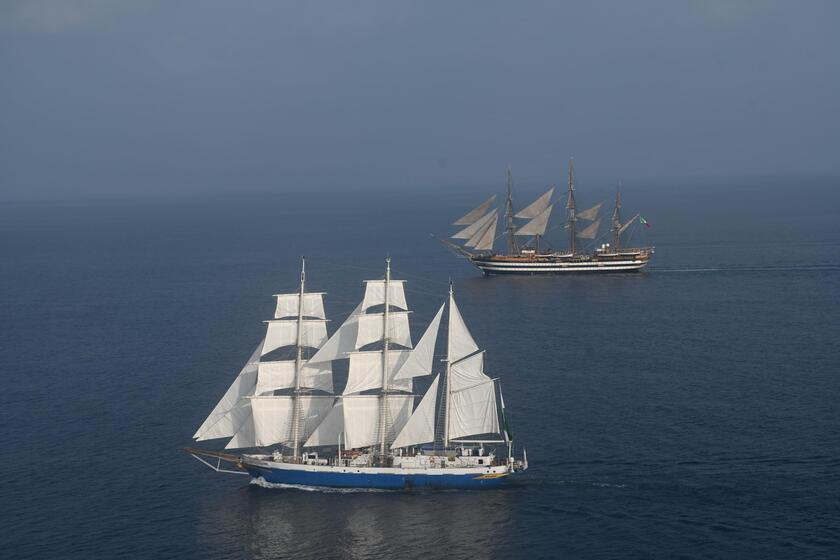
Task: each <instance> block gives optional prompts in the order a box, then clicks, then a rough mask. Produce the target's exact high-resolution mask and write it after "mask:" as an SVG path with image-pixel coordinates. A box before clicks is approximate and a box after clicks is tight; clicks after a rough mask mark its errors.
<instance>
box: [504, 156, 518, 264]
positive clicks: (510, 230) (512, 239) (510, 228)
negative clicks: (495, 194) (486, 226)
mask: <svg viewBox="0 0 840 560" xmlns="http://www.w3.org/2000/svg"><path fill="white" fill-rule="evenodd" d="M513 218H514V212H513V175H512V174H511V172H510V167H508V168H507V201H506V202H505V235H507V242H508V255H515V254H517V253H518V252H519V247H518V246H517V243H516V224H515V223H514V222H513Z"/></svg>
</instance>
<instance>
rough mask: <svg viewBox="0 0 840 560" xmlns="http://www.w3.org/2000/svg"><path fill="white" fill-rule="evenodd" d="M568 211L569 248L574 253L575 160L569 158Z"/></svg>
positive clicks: (575, 233)
mask: <svg viewBox="0 0 840 560" xmlns="http://www.w3.org/2000/svg"><path fill="white" fill-rule="evenodd" d="M566 209H567V211H568V215H569V217H568V220H567V227H568V228H569V249H570V250H571V252H572V254H573V255H574V254H575V251H576V247H575V243H576V240H577V215H576V213H575V212H576V208H575V160H574V159H570V160H569V200H568V202H566Z"/></svg>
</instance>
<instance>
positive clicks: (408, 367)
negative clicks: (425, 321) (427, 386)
mask: <svg viewBox="0 0 840 560" xmlns="http://www.w3.org/2000/svg"><path fill="white" fill-rule="evenodd" d="M445 305H446V304H443V305H441V306H440V309H438V312H437V314H436V315H435V318H434V319H432V322H431V323H429V326H428V328H427V329H426V332H424V333H423V336H422V337H421V338H420V341H419V342H418V343H417V346H415V347H414V350H412V351H411V353H410V354H409V356H408V359H407V360H405V362H403V363H402V364H400V367H399V369H398V370H397V373H396V374H394V379H411V378H412V377H419V376H421V375H430V374H431V373H432V365H433V364H434V358H435V344H436V343H437V337H438V330H439V329H440V319H441V317H442V316H443V308H444V307H445Z"/></svg>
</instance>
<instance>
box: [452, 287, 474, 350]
mask: <svg viewBox="0 0 840 560" xmlns="http://www.w3.org/2000/svg"><path fill="white" fill-rule="evenodd" d="M476 350H478V345H477V344H476V343H475V340H473V337H472V335H471V334H470V331H469V329H467V325H466V324H464V319H463V318H462V317H461V312H460V311H458V305H457V304H456V303H455V298H453V297H452V296H451V295H450V296H449V361H451V362H456V361H458V360H460V359H461V358H463V357H465V356H469V355H470V354H472V353H473V352H475V351H476Z"/></svg>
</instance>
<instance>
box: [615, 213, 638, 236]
mask: <svg viewBox="0 0 840 560" xmlns="http://www.w3.org/2000/svg"><path fill="white" fill-rule="evenodd" d="M638 217H639V215H638V214H636V215H635V216H633V217H632V218H630V219H629V220H627V223H625V224H624V225H623V226H621V229H619V230H618V235H621V234H622V233H624V230H626V229H627V228H629V227H630V226H631V225H633V222H635V221H636V218H638Z"/></svg>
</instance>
